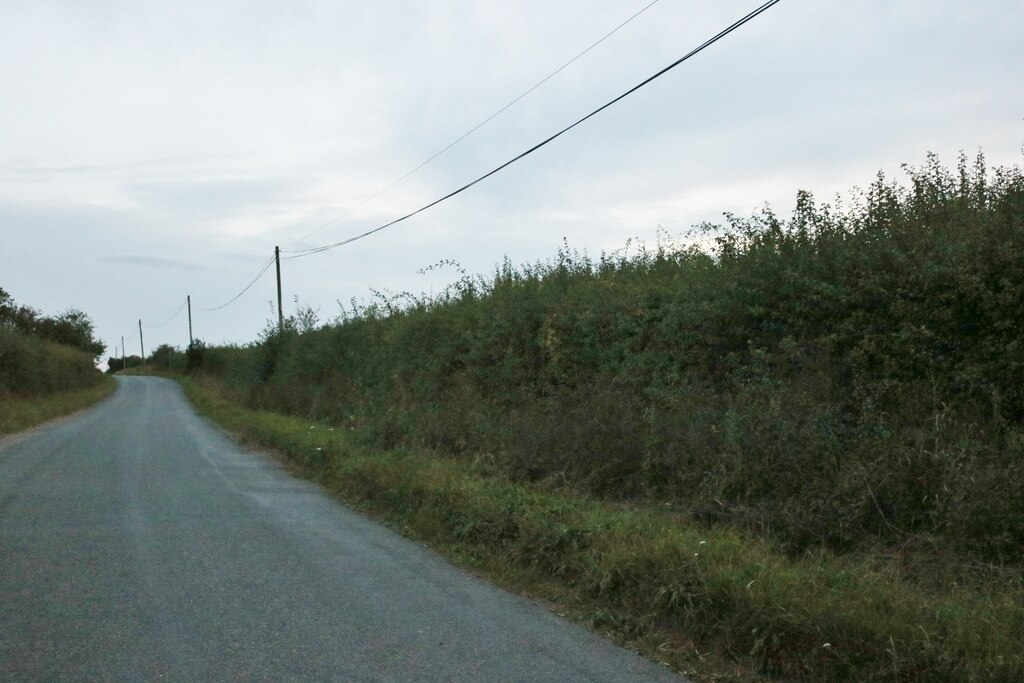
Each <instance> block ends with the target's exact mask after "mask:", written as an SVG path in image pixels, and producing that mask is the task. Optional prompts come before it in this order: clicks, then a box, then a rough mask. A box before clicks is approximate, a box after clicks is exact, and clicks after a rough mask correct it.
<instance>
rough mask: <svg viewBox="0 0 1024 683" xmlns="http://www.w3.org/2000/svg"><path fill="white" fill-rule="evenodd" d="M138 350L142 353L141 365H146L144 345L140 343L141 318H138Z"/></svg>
mask: <svg viewBox="0 0 1024 683" xmlns="http://www.w3.org/2000/svg"><path fill="white" fill-rule="evenodd" d="M139 351H140V352H141V353H142V365H143V366H145V365H146V347H145V345H144V344H143V343H142V318H139Z"/></svg>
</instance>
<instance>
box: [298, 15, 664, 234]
mask: <svg viewBox="0 0 1024 683" xmlns="http://www.w3.org/2000/svg"><path fill="white" fill-rule="evenodd" d="M658 2H659V0H652V2H650V3H648V4H647V5H645V6H644V7H642V8H641V9H640V10H639V11H637V12H636V13H635V14H633V16H631V17H629V18H628V19H626V20H625V21H624V22H622V23H621V24H619V25H618V26H616V27H615V28H613V29H612V30H611V31H609V32H608V33H606V34H604V35H603V36H601V38H600V39H598V40H597V41H595V42H594V43H591V45H590V46H589V47H588V48H587V49H585V50H584V51H583V52H580V53H579V54H577V55H576V56H575V57H573V58H572V59H570V60H569V61H568V62H566V63H565V64H563V65H562V66H560V67H558V68H557V69H555V70H554V71H552V72H551V73H549V74H548V75H547V76H545V77H544V78H542V79H541V80H539V81H538V82H537V83H535V84H534V85H533V86H531V87H530V88H529V89H527V90H525V91H523V92H522V93H521V94H520V95H518V96H517V97H515V98H514V99H512V100H511V101H510V102H509V103H508V104H506V105H505V106H503V107H502V108H501V109H499V110H498V111H496V112H494V113H493V114H491V115H490V116H488V117H487V118H486V119H484V120H483V121H481V122H480V123H478V124H476V125H475V126H473V127H472V128H470V129H469V130H468V131H466V132H465V133H463V134H462V135H460V136H459V137H457V138H455V139H454V140H452V141H451V142H449V143H448V144H447V145H445V146H444V147H442V148H441V149H440V150H438V151H437V152H435V153H434V154H433V155H432V156H431V157H430V158H428V159H427V160H426V161H424V162H423V163H421V164H420V165H419V166H417V167H416V168H414V169H412V170H410V171H408V172H407V173H405V174H404V175H402V176H400V177H398V178H396V179H395V180H393V181H391V182H390V183H388V184H387V185H385V186H384V187H382V188H380V189H379V190H377V191H376V192H374V193H373V194H371V195H370V196H369V197H366V198H365V199H363V200H362V201H361V202H359V203H358V204H356V205H355V206H353V207H352V208H350V209H348V210H347V211H345V212H344V213H342V214H341V215H339V216H336V217H335V218H332V219H331V220H329V221H327V222H326V223H324V224H323V225H321V226H320V227H318V228H316V229H315V230H313V231H312V232H309V233H307V234H305V235H303V236H302V237H299V238H298V239H296V240H293V241H292V242H289V243H288V244H286V245H285V246H287V247H290V246H291V245H293V244H295V243H296V242H301V241H302V240H305V239H308V238H310V237H312V236H313V235H315V234H317V233H318V232H320V231H321V230H324V229H326V228H328V227H330V226H332V225H334V224H335V223H337V222H338V221H340V220H341V219H342V218H344V217H345V216H348V215H349V214H351V213H352V212H354V211H356V210H357V209H360V208H362V207H363V206H365V205H367V204H369V203H370V202H372V201H373V200H374V199H376V198H377V197H379V196H381V195H382V194H384V193H385V192H387V191H388V190H390V189H391V188H392V187H394V186H395V185H397V184H398V183H400V182H402V181H403V180H405V179H406V178H408V177H409V176H411V175H412V174H413V173H415V172H416V171H418V170H420V169H421V168H423V167H424V166H426V165H427V164H429V163H430V162H431V161H433V160H434V159H436V158H437V157H439V156H441V155H442V154H444V153H445V152H447V151H448V150H449V149H451V148H452V147H454V146H455V145H457V144H459V143H460V142H462V141H463V140H465V139H466V138H468V137H469V136H470V135H472V134H473V133H475V132H477V131H478V130H480V129H481V128H483V127H484V126H485V125H487V124H488V123H490V122H491V121H492V120H493V119H495V118H497V117H498V116H499V115H501V114H502V113H504V112H505V110H506V109H508V108H509V107H511V106H512V105H514V104H515V103H516V102H518V101H519V100H521V99H523V98H524V97H526V96H527V95H529V94H530V93H532V92H533V91H534V90H536V89H537V88H539V87H540V86H542V85H544V84H545V83H547V82H548V81H550V80H551V79H552V78H554V77H555V76H557V75H558V74H560V73H561V72H562V71H564V70H565V69H566V68H568V67H569V66H571V65H572V64H573V63H574V62H576V61H577V60H578V59H580V58H581V57H583V56H584V55H585V54H587V53H588V52H590V51H591V50H593V49H594V48H595V47H597V46H598V45H600V44H601V43H603V42H604V41H606V40H607V39H608V38H611V37H612V36H613V35H614V34H616V33H618V31H619V29H621V28H623V27H624V26H626V24H628V23H630V22H631V21H633V20H634V19H636V18H637V17H639V16H640V15H641V14H643V13H644V12H646V11H647V10H649V9H650V8H651V7H653V6H654V5H655V4H657V3H658ZM281 251H282V253H292V254H298V253H302V251H303V250H301V249H299V250H296V251H291V252H290V251H287V250H285V249H282V250H281Z"/></svg>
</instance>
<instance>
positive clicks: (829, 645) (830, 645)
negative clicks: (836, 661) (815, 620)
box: [822, 643, 832, 647]
mask: <svg viewBox="0 0 1024 683" xmlns="http://www.w3.org/2000/svg"><path fill="white" fill-rule="evenodd" d="M822 647H832V643H825V644H824V645H822Z"/></svg>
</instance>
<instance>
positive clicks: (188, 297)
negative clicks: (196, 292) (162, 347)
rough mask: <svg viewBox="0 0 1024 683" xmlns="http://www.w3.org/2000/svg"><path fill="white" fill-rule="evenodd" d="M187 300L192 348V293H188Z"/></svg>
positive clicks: (189, 341)
mask: <svg viewBox="0 0 1024 683" xmlns="http://www.w3.org/2000/svg"><path fill="white" fill-rule="evenodd" d="M185 301H187V302H188V348H190V349H191V348H192V295H191V294H186V295H185Z"/></svg>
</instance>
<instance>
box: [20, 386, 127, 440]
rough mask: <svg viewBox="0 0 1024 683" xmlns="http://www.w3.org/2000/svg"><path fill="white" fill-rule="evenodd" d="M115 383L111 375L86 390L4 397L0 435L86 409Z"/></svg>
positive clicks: (108, 391) (107, 392)
mask: <svg viewBox="0 0 1024 683" xmlns="http://www.w3.org/2000/svg"><path fill="white" fill-rule="evenodd" d="M116 386H117V383H116V382H115V381H114V379H113V378H112V377H106V376H105V377H103V378H102V379H101V380H100V381H99V382H98V383H97V384H96V385H95V386H92V387H88V388H86V389H74V390H71V391H62V392H59V393H56V394H51V395H49V396H42V397H32V398H23V397H19V396H7V397H5V398H4V400H3V401H0V434H13V433H14V432H20V431H21V430H23V429H28V428H29V427H34V426H36V425H38V424H41V423H43V422H46V421H47V420H52V419H54V418H56V417H60V416H62V415H68V414H69V413H73V412H75V411H78V410H82V409H83V408H88V407H89V406H91V405H93V404H94V403H98V402H99V401H100V400H102V399H104V398H106V397H107V396H109V395H110V394H111V393H113V391H114V388H115V387H116Z"/></svg>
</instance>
